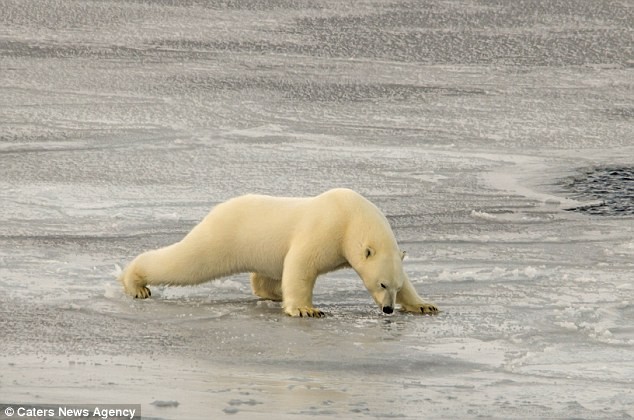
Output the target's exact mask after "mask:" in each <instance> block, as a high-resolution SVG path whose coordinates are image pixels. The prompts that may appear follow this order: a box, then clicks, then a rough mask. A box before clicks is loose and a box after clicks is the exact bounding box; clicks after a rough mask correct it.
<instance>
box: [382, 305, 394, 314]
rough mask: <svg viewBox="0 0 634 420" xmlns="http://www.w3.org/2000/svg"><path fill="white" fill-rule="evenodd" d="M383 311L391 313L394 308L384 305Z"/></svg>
mask: <svg viewBox="0 0 634 420" xmlns="http://www.w3.org/2000/svg"><path fill="white" fill-rule="evenodd" d="M383 312H385V313H386V314H391V313H392V312H394V308H392V307H391V306H384V307H383Z"/></svg>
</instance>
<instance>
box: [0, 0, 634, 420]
mask: <svg viewBox="0 0 634 420" xmlns="http://www.w3.org/2000/svg"><path fill="white" fill-rule="evenodd" d="M633 21H634V9H633V6H632V5H631V3H629V2H626V1H595V0H573V1H566V2H564V1H548V0H527V1H521V2H519V1H518V2H510V1H508V2H507V1H467V0H458V1H452V2H445V1H428V2H420V3H419V2H396V3H388V2H382V1H369V2H340V1H336V0H331V1H312V0H311V1H299V0H297V1H295V0H263V1H253V0H228V1H223V2H212V1H203V0H183V1H175V0H156V1H154V0H153V1H150V0H103V1H96V0H95V1H73V0H0V336H1V339H0V403H31V404H62V403H65V404H73V403H74V404H80V403H90V404H94V403H100V404H104V403H113V404H114V403H130V404H141V405H142V408H143V414H144V416H146V417H151V418H165V419H190V418H191V419H195V418H218V417H221V416H230V417H232V418H281V419H283V418H302V417H308V418H315V417H323V418H342V419H343V418H345V419H348V418H390V417H398V418H432V417H439V418H475V417H485V418H505V419H506V418H610V419H613V418H630V417H632V416H634V382H633V379H632V378H634V327H633V325H634V303H633V302H632V297H633V296H634V221H633V218H632V216H631V212H630V215H627V214H625V215H620V216H619V215H617V216H609V217H605V216H596V215H592V214H587V213H579V212H570V211H565V210H564V209H567V208H575V207H580V206H583V205H587V204H592V203H595V204H596V203H597V200H601V198H600V197H596V196H589V195H588V196H584V195H583V194H580V192H579V190H578V189H576V190H573V189H570V188H568V189H567V187H566V185H568V186H569V185H570V182H567V181H566V180H570V179H571V177H575V176H577V177H578V176H582V175H583V174H584V173H586V172H588V171H589V169H588V168H593V167H604V166H606V167H611V168H632V167H633V166H634V138H633V136H632V133H633V132H634V123H633V117H634V111H633V110H634V105H633V100H634V93H633V92H634V84H633V81H634V70H633V68H634V57H633V56H632V50H631V46H632V43H633V41H634V36H633V33H632V30H631V25H632V22H633ZM619 182H621V183H622V184H623V185H624V186H625V187H626V188H620V187H619V188H616V189H615V191H627V188H630V190H631V183H632V182H633V181H632V179H631V178H629V179H628V178H627V177H625V178H624V179H621V180H620V181H619ZM575 185H576V184H575ZM335 186H345V187H350V188H353V189H355V190H357V191H359V192H361V193H362V194H364V195H365V196H366V197H368V198H369V199H370V200H372V201H373V202H375V203H376V204H377V205H378V206H379V207H380V208H381V209H383V211H384V212H385V213H386V214H387V216H388V219H389V220H390V222H391V223H392V226H393V228H394V230H395V232H396V235H397V238H398V239H399V242H400V243H401V246H402V248H403V249H405V250H407V252H408V255H409V257H408V259H407V260H406V263H405V267H406V271H407V272H408V274H409V275H410V277H411V279H412V281H413V282H414V283H415V285H416V287H417V289H418V290H419V291H420V292H421V294H422V295H424V296H426V297H428V298H429V299H431V300H433V301H434V302H435V303H437V304H438V305H439V307H440V308H441V309H442V311H443V312H442V313H441V314H440V315H438V316H434V317H429V316H414V315H410V314H402V313H396V314H394V315H391V316H387V315H384V314H381V313H379V311H378V309H377V308H376V306H375V305H374V303H373V302H372V300H371V298H370V296H369V295H368V293H367V292H366V291H365V289H364V287H363V285H362V283H361V281H360V280H359V279H358V278H357V277H356V274H355V273H354V272H353V271H351V270H347V271H340V272H336V273H332V274H330V275H327V276H324V277H323V278H321V279H320V280H319V281H318V283H317V287H316V290H315V303H316V304H317V305H318V307H319V308H321V309H323V310H325V311H326V312H327V313H328V317H326V318H324V319H292V318H289V317H286V316H284V315H283V314H282V312H281V310H280V308H279V305H278V304H273V303H270V302H261V301H258V300H257V299H256V298H255V297H254V296H252V295H251V293H250V290H249V285H248V280H247V276H246V275H240V276H232V277H230V278H227V279H224V280H221V281H217V282H215V283H210V284H205V285H201V286H198V287H193V288H183V289H176V288H164V289H160V288H155V289H154V290H153V296H152V299H149V300H146V301H134V300H131V299H129V298H127V297H125V296H124V295H123V293H122V291H121V289H120V287H119V285H118V284H117V283H116V281H115V275H114V272H115V271H116V268H115V267H116V265H119V266H123V265H125V264H126V263H127V262H129V261H130V260H131V259H132V258H133V257H134V256H135V255H137V254H138V253H140V252H142V251H143V250H147V249H150V248H155V247H159V246H162V245H166V244H170V243H172V242H175V241H177V240H179V239H180V238H181V237H182V236H183V235H184V234H185V233H186V232H188V231H189V229H191V227H193V226H194V225H195V224H196V223H197V222H198V221H199V220H200V219H202V217H203V216H204V215H205V214H206V213H207V212H208V210H209V209H210V208H211V207H212V206H213V205H214V204H216V203H218V202H221V201H224V200H225V199H227V198H229V197H232V196H235V195H240V194H243V193H247V192H258V193H267V194H274V195H314V194H317V193H319V192H322V191H324V190H326V189H329V188H331V187H335ZM618 194H621V193H620V192H619V193H618ZM621 198H623V197H621ZM621 203H627V200H625V201H623V200H621ZM630 210H631V207H630ZM171 402H177V403H178V404H176V403H171ZM1 415H2V414H0V416H1Z"/></svg>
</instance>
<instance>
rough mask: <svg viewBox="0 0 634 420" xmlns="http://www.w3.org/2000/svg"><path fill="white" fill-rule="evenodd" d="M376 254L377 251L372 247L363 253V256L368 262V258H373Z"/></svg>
mask: <svg viewBox="0 0 634 420" xmlns="http://www.w3.org/2000/svg"><path fill="white" fill-rule="evenodd" d="M375 253H376V251H374V248H372V247H371V246H369V247H367V248H366V249H365V251H364V253H363V255H364V256H365V258H366V260H367V259H368V258H370V257H371V256H373V255H374V254H375Z"/></svg>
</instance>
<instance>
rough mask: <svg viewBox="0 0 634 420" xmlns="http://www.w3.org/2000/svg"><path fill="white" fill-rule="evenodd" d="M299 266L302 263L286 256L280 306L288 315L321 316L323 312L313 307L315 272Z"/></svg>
mask: <svg viewBox="0 0 634 420" xmlns="http://www.w3.org/2000/svg"><path fill="white" fill-rule="evenodd" d="M301 267H302V264H301V263H299V262H298V261H297V260H293V259H292V258H291V259H289V257H288V256H287V257H286V260H285V262H284V274H283V275H282V302H283V303H282V307H283V308H284V312H286V314H288V315H290V316H299V317H312V318H321V317H322V316H324V313H323V312H322V311H320V310H319V309H317V308H314V307H313V287H314V286H315V280H316V279H317V273H313V272H308V273H307V272H306V269H305V268H301ZM304 267H306V266H305V265H304Z"/></svg>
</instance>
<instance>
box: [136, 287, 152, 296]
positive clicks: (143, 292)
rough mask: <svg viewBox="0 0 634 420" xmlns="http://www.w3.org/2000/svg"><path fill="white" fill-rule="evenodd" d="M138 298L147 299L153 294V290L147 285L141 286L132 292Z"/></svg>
mask: <svg viewBox="0 0 634 420" xmlns="http://www.w3.org/2000/svg"><path fill="white" fill-rule="evenodd" d="M132 296H134V297H135V298H136V299H147V298H149V297H150V296H152V292H150V289H149V288H148V287H147V286H140V287H139V288H138V289H136V291H135V292H134V293H133V294H132Z"/></svg>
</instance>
